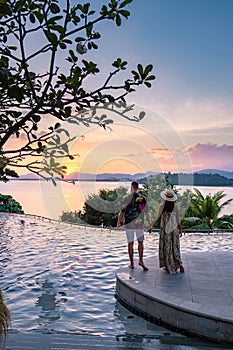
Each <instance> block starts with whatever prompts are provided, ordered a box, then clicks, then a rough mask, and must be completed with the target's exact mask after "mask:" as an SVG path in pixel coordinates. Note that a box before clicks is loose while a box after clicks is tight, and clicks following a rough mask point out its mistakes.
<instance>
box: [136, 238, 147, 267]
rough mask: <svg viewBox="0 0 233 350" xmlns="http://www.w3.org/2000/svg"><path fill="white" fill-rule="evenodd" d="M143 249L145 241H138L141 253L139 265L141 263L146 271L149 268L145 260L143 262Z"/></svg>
mask: <svg viewBox="0 0 233 350" xmlns="http://www.w3.org/2000/svg"><path fill="white" fill-rule="evenodd" d="M143 250H144V246H143V241H142V242H138V254H139V263H138V265H140V266H141V267H142V268H143V270H144V271H147V270H148V268H147V267H146V266H145V264H144V262H143Z"/></svg>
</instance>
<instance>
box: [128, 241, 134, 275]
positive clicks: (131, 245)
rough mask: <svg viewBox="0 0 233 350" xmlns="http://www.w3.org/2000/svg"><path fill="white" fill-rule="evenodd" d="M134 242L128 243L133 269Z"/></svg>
mask: <svg viewBox="0 0 233 350" xmlns="http://www.w3.org/2000/svg"><path fill="white" fill-rule="evenodd" d="M133 243H134V242H129V243H128V253H129V260H130V265H129V268H131V269H134V261H133Z"/></svg>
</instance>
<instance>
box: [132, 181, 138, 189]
mask: <svg viewBox="0 0 233 350" xmlns="http://www.w3.org/2000/svg"><path fill="white" fill-rule="evenodd" d="M131 186H132V187H133V189H134V190H137V189H138V187H139V183H138V182H137V181H133V182H132V183H131Z"/></svg>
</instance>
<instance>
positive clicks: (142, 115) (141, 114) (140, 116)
mask: <svg viewBox="0 0 233 350" xmlns="http://www.w3.org/2000/svg"><path fill="white" fill-rule="evenodd" d="M145 115H146V113H145V112H144V111H141V112H140V113H139V116H138V119H139V120H142V119H143V118H144V117H145Z"/></svg>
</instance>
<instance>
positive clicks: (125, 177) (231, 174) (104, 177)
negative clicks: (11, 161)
mask: <svg viewBox="0 0 233 350" xmlns="http://www.w3.org/2000/svg"><path fill="white" fill-rule="evenodd" d="M157 174H159V173H158V172H154V171H147V172H145V173H136V174H133V175H132V174H127V173H102V174H91V173H79V172H74V173H72V174H70V175H68V176H66V177H65V179H66V180H74V181H113V182H117V181H126V182H127V181H133V180H136V181H137V180H142V179H143V180H144V179H145V178H148V177H149V176H153V175H157ZM179 174H182V173H179ZM194 174H206V175H208V174H210V175H219V176H221V177H225V178H227V179H233V171H225V170H220V169H203V170H199V171H196V172H194ZM194 174H193V175H194ZM183 175H184V174H183ZM187 175H189V176H190V175H192V174H187ZM39 179H41V178H40V177H39V176H38V175H37V174H26V175H21V176H20V178H19V180H39Z"/></svg>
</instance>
